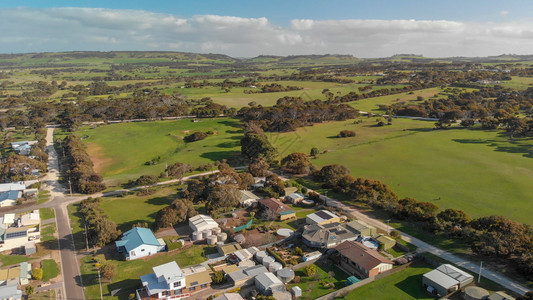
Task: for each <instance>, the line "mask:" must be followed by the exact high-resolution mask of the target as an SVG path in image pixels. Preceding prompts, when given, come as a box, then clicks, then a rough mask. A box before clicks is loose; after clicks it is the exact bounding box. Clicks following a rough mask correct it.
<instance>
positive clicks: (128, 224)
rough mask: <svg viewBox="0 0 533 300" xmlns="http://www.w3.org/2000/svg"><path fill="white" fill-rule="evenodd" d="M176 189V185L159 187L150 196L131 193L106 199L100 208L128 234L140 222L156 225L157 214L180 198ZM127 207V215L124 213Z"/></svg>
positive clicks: (103, 199)
mask: <svg viewBox="0 0 533 300" xmlns="http://www.w3.org/2000/svg"><path fill="white" fill-rule="evenodd" d="M176 187H177V185H175V184H174V185H167V186H164V187H157V188H156V189H157V190H156V192H155V193H154V194H153V195H150V196H137V195H136V194H135V193H130V194H128V195H127V196H124V197H104V198H102V202H101V204H100V207H101V208H102V209H103V210H104V212H105V214H106V215H107V216H109V218H110V219H111V220H112V221H114V222H115V223H116V224H117V225H118V228H119V229H120V230H122V232H126V231H128V230H130V229H131V228H132V225H134V224H137V223H139V222H146V223H148V224H149V225H151V224H152V223H154V222H155V216H156V213H157V212H158V211H159V210H161V209H162V208H164V207H165V206H168V205H169V204H171V203H172V201H173V200H174V199H177V198H178V195H177V190H176ZM125 207H127V210H128V212H127V213H125V211H124V208H125Z"/></svg>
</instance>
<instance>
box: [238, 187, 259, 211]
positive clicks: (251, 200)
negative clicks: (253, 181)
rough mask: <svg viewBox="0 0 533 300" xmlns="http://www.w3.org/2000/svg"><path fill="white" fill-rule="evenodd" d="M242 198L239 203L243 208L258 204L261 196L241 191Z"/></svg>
mask: <svg viewBox="0 0 533 300" xmlns="http://www.w3.org/2000/svg"><path fill="white" fill-rule="evenodd" d="M239 192H240V194H241V197H240V198H239V203H240V204H241V206H243V207H248V206H253V205H255V204H257V201H258V200H259V199H260V198H259V196H257V195H256V194H254V193H252V192H250V191H247V190H240V191H239Z"/></svg>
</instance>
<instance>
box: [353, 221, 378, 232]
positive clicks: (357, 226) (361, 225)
mask: <svg viewBox="0 0 533 300" xmlns="http://www.w3.org/2000/svg"><path fill="white" fill-rule="evenodd" d="M346 227H347V228H348V229H350V230H351V231H352V232H354V233H356V234H357V235H358V236H374V235H376V234H377V230H376V227H374V226H371V225H368V224H367V223H366V222H363V221H361V220H354V221H351V222H349V223H347V224H346Z"/></svg>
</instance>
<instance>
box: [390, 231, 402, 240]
mask: <svg viewBox="0 0 533 300" xmlns="http://www.w3.org/2000/svg"><path fill="white" fill-rule="evenodd" d="M390 236H391V237H392V238H394V239H399V238H401V237H402V235H401V234H400V232H399V231H398V230H393V231H391V233H390Z"/></svg>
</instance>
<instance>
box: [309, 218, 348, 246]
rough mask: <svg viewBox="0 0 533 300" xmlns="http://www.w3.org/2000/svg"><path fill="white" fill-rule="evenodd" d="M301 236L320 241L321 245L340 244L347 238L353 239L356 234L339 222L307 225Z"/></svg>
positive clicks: (315, 241)
mask: <svg viewBox="0 0 533 300" xmlns="http://www.w3.org/2000/svg"><path fill="white" fill-rule="evenodd" d="M302 237H303V238H304V239H306V240H307V241H309V242H313V243H320V244H322V245H323V246H327V245H329V244H340V243H341V242H342V241H344V240H347V239H355V238H356V235H355V234H354V233H353V232H352V231H350V230H348V229H347V228H346V227H345V226H344V225H342V224H340V223H337V222H335V223H330V224H324V225H318V224H314V225H309V226H307V228H306V229H305V230H304V232H303V234H302Z"/></svg>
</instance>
